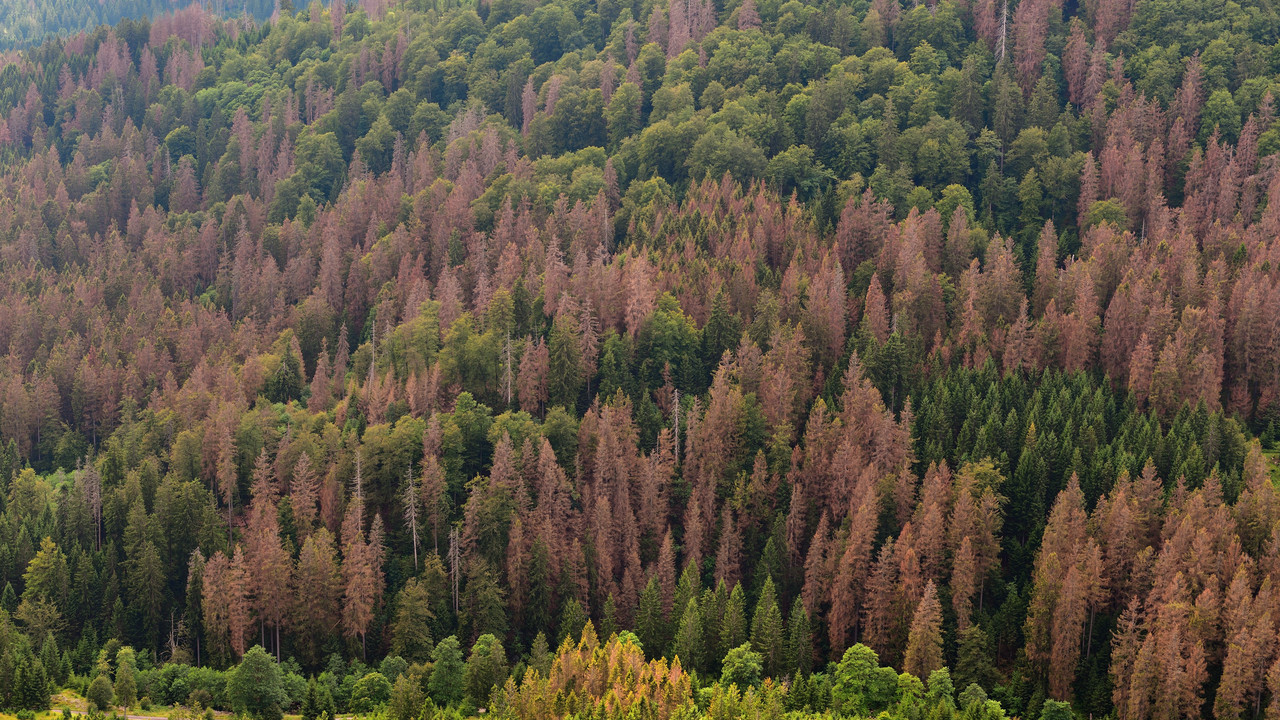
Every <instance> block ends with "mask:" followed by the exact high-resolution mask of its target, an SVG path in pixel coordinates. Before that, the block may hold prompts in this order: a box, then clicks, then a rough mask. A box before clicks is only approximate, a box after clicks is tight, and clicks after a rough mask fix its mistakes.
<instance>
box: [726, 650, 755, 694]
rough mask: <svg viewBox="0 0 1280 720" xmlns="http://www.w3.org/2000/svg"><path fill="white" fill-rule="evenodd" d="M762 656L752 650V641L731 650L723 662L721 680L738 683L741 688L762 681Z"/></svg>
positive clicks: (728, 683)
mask: <svg viewBox="0 0 1280 720" xmlns="http://www.w3.org/2000/svg"><path fill="white" fill-rule="evenodd" d="M761 660H762V657H761V655H760V653H758V652H752V650H751V643H743V644H741V645H739V646H737V647H735V648H733V649H732V650H730V651H729V653H728V654H727V655H725V656H724V662H723V663H722V664H721V670H720V682H722V683H724V684H726V685H737V686H738V687H739V688H741V689H746V688H748V687H754V686H755V685H757V684H759V682H760V677H761V674H760V671H761V669H762V668H761Z"/></svg>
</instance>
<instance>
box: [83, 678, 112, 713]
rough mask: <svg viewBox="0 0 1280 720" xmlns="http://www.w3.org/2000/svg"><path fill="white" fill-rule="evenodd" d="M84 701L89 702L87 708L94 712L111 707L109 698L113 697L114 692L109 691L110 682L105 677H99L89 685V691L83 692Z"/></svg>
mask: <svg viewBox="0 0 1280 720" xmlns="http://www.w3.org/2000/svg"><path fill="white" fill-rule="evenodd" d="M84 696H85V699H86V700H88V701H89V707H90V708H91V709H94V710H106V709H107V708H109V707H111V698H112V697H114V696H115V691H114V690H112V689H111V681H110V680H108V679H107V676H106V675H99V676H98V677H96V678H94V679H93V682H91V683H89V689H88V690H86V691H85V695H84Z"/></svg>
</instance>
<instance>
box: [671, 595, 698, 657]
mask: <svg viewBox="0 0 1280 720" xmlns="http://www.w3.org/2000/svg"><path fill="white" fill-rule="evenodd" d="M671 656H672V658H680V664H681V667H684V668H687V669H689V670H693V671H695V672H700V671H701V669H702V666H703V644H702V613H701V611H700V610H699V609H698V601H697V600H694V599H692V598H690V599H689V603H688V604H687V605H686V606H685V610H684V614H683V615H681V617H680V623H679V626H678V629H677V630H676V635H675V639H674V640H673V641H672V643H671Z"/></svg>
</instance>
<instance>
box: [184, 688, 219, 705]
mask: <svg viewBox="0 0 1280 720" xmlns="http://www.w3.org/2000/svg"><path fill="white" fill-rule="evenodd" d="M187 704H188V705H190V706H191V707H199V708H211V707H213V695H210V694H209V691H208V690H205V689H204V688H196V689H195V690H192V691H191V694H190V695H188V696H187Z"/></svg>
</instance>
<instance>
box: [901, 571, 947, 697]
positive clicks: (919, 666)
mask: <svg viewBox="0 0 1280 720" xmlns="http://www.w3.org/2000/svg"><path fill="white" fill-rule="evenodd" d="M942 665H943V658H942V605H941V604H940V603H939V602H938V589H937V587H936V586H935V585H934V584H933V581H932V580H930V581H929V584H928V585H926V586H925V589H924V597H923V598H921V599H920V604H919V605H918V606H917V607H916V612H915V616H914V617H913V618H912V619H911V632H910V634H909V635H908V636H907V654H906V657H905V659H904V660H903V666H904V668H905V669H906V671H907V672H909V673H911V674H912V675H915V676H916V677H919V678H927V677H929V674H930V673H932V672H933V671H934V670H937V669H939V668H941V667H942Z"/></svg>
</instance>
